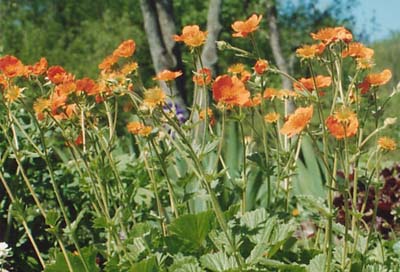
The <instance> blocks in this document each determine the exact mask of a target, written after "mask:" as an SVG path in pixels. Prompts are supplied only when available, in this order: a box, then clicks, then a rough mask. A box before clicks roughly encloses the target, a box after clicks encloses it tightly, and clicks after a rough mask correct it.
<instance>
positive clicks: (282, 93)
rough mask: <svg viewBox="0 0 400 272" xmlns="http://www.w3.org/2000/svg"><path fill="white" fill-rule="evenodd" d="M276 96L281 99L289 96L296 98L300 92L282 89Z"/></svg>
mask: <svg viewBox="0 0 400 272" xmlns="http://www.w3.org/2000/svg"><path fill="white" fill-rule="evenodd" d="M276 96H277V97H278V98H279V99H282V100H284V99H286V98H289V97H293V98H295V97H297V96H298V94H297V93H296V92H294V91H291V90H280V91H278V92H277V95H276Z"/></svg>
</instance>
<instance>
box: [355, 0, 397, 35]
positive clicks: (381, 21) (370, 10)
mask: <svg viewBox="0 0 400 272" xmlns="http://www.w3.org/2000/svg"><path fill="white" fill-rule="evenodd" d="M359 2H360V6H359V8H357V9H355V11H354V13H355V15H356V16H355V17H356V22H357V28H358V29H357V30H360V29H362V28H363V25H365V26H366V27H367V29H368V31H369V32H370V38H371V40H372V41H376V40H381V39H384V38H387V37H388V36H389V35H390V33H391V32H392V31H398V32H400V0H359ZM370 18H375V21H376V24H373V23H372V22H371V21H370Z"/></svg>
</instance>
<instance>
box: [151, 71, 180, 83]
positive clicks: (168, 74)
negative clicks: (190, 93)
mask: <svg viewBox="0 0 400 272" xmlns="http://www.w3.org/2000/svg"><path fill="white" fill-rule="evenodd" d="M181 75H182V71H176V72H174V71H170V70H164V71H161V72H160V73H158V74H157V76H156V77H154V78H153V79H154V80H162V81H171V80H174V79H175V78H177V77H180V76H181Z"/></svg>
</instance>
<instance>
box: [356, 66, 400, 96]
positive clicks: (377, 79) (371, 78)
mask: <svg viewBox="0 0 400 272" xmlns="http://www.w3.org/2000/svg"><path fill="white" fill-rule="evenodd" d="M391 78H392V72H391V71H390V70H389V69H385V70H383V71H382V72H380V73H377V74H369V75H367V76H366V77H365V78H364V80H363V82H362V83H360V84H359V85H358V88H360V89H361V94H366V93H367V92H368V91H369V89H370V87H371V86H372V87H375V86H381V85H385V84H386V83H388V82H389V80H390V79H391Z"/></svg>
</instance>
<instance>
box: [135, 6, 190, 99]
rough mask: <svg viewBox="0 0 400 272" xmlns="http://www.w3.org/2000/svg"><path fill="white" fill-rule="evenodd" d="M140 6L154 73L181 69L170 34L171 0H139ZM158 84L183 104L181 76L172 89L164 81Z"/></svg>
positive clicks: (173, 28) (171, 28)
mask: <svg viewBox="0 0 400 272" xmlns="http://www.w3.org/2000/svg"><path fill="white" fill-rule="evenodd" d="M140 7H141V10H142V14H143V21H144V29H145V31H146V35H147V40H148V42H149V47H150V53H151V58H152V61H153V64H154V70H155V72H156V74H157V73H159V72H161V71H162V70H164V69H169V70H178V69H179V70H183V69H182V61H181V54H180V51H179V49H178V47H177V45H176V43H175V41H174V40H173V38H172V35H173V34H175V33H176V29H175V22H174V20H173V18H174V16H173V6H172V1H171V0H140ZM160 84H161V87H162V88H163V89H164V90H165V91H166V92H167V93H168V94H169V95H171V96H172V97H174V100H175V103H177V104H178V105H182V106H183V105H184V102H183V99H184V98H185V97H184V94H185V92H184V90H183V87H184V81H183V77H179V78H178V79H177V80H176V86H174V87H173V88H172V90H169V89H168V88H167V86H166V84H165V82H160Z"/></svg>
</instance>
